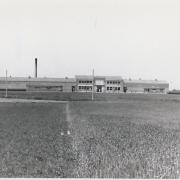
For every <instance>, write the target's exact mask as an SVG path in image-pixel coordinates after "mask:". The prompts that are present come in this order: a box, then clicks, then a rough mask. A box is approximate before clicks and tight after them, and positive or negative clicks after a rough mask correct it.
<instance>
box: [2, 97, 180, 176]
mask: <svg viewBox="0 0 180 180" xmlns="http://www.w3.org/2000/svg"><path fill="white" fill-rule="evenodd" d="M179 109H180V101H179V100H174V99H170V98H164V99H162V97H161V98H159V99H155V98H150V97H146V98H145V97H144V96H143V98H142V97H141V98H140V96H139V95H137V96H135V95H134V96H133V98H122V99H120V100H116V101H95V102H91V101H73V102H69V103H67V102H64V103H63V102H61V103H58V102H56V103H54V102H51V103H39V102H38V103H37V102H36V103H35V102H34V103H22V102H18V103H15V101H14V100H13V101H12V103H11V102H8V103H4V102H3V103H2V102H1V103H0V114H1V116H0V137H1V138H0V154H1V155H0V177H85V178H87V177H98V178H99V177H101V178H109V177H110V178H179V177H180V157H179V156H180V111H179ZM68 131H69V132H70V133H68ZM62 133H63V134H62Z"/></svg>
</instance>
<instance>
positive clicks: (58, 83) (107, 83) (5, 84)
mask: <svg viewBox="0 0 180 180" xmlns="http://www.w3.org/2000/svg"><path fill="white" fill-rule="evenodd" d="M6 88H7V89H8V91H57V92H92V90H93V89H94V92H95V93H164V94H165V93H167V92H168V90H169V83H168V82H166V81H160V80H131V79H128V80H127V79H124V80H123V79H122V77H121V76H94V78H93V76H86V75H78V76H75V78H31V77H27V78H24V77H8V78H5V77H1V78H0V91H4V90H5V89H6Z"/></svg>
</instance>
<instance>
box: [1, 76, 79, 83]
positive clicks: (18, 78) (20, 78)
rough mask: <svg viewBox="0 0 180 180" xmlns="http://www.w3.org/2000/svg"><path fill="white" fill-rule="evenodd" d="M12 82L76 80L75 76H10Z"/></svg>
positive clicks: (3, 78)
mask: <svg viewBox="0 0 180 180" xmlns="http://www.w3.org/2000/svg"><path fill="white" fill-rule="evenodd" d="M0 81H6V77H0ZM7 81H12V82H16V81H18V82H76V80H75V78H46V77H43V78H42V77H38V78H34V77H8V78H7Z"/></svg>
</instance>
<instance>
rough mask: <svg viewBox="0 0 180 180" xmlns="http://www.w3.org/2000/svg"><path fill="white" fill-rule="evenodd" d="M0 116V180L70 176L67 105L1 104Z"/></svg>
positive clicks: (72, 163)
mask: <svg viewBox="0 0 180 180" xmlns="http://www.w3.org/2000/svg"><path fill="white" fill-rule="evenodd" d="M0 114H1V116H0V177H71V176H73V173H72V172H71V170H72V169H73V166H75V164H76V162H75V158H74V154H73V151H72V146H71V144H72V140H71V137H70V136H68V135H67V133H66V132H67V129H68V122H67V121H66V118H67V117H66V104H57V103H55V104H53V103H42V104H41V103H0ZM61 133H64V136H62V135H61Z"/></svg>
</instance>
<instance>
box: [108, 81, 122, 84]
mask: <svg viewBox="0 0 180 180" xmlns="http://www.w3.org/2000/svg"><path fill="white" fill-rule="evenodd" d="M120 83H121V82H120V81H107V84H120Z"/></svg>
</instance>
